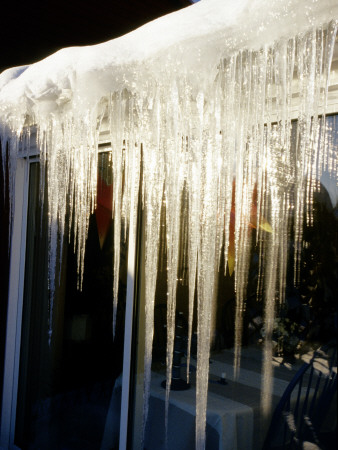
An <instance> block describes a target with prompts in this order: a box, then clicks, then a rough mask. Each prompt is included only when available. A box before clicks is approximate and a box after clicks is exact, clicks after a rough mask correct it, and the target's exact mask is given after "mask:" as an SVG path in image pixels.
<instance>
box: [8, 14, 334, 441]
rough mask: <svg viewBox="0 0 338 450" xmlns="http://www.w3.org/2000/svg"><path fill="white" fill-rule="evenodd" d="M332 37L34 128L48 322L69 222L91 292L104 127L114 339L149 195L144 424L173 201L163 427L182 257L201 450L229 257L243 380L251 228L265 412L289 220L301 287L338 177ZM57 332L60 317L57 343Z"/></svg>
mask: <svg viewBox="0 0 338 450" xmlns="http://www.w3.org/2000/svg"><path fill="white" fill-rule="evenodd" d="M336 29H337V24H336V22H333V23H331V24H330V25H329V26H327V27H326V28H323V29H318V30H312V31H310V32H308V33H307V34H303V35H300V36H297V37H295V38H292V39H285V40H281V41H280V42H277V43H276V44H275V45H274V46H273V47H264V48H262V49H260V50H259V51H248V50H245V51H241V52H238V53H236V54H234V55H232V56H231V57H229V58H226V59H222V60H221V61H220V64H219V68H218V74H217V77H216V79H215V81H214V83H213V85H212V86H210V87H209V89H208V90H207V91H204V92H201V91H197V90H196V88H193V87H191V84H190V83H189V79H188V78H187V77H181V78H180V79H175V78H173V77H170V70H169V69H168V78H167V79H162V80H161V81H160V82H157V83H153V84H151V83H149V86H150V87H149V90H148V91H147V92H143V93H141V94H139V93H137V92H136V93H131V92H130V91H128V90H123V91H121V92H115V93H113V94H111V95H109V96H108V97H107V98H106V99H103V100H102V101H101V102H100V103H99V106H98V108H97V109H96V110H95V111H93V112H91V113H88V114H87V115H86V116H84V115H81V117H79V116H78V115H76V114H75V111H71V110H70V112H68V113H65V115H64V116H62V115H61V116H58V117H57V116H54V117H53V118H46V117H36V123H37V130H38V136H37V144H38V148H39V151H40V163H41V170H42V173H43V174H45V173H46V175H47V178H48V186H47V190H48V191H47V192H48V193H47V196H48V207H49V286H50V292H51V306H50V310H51V314H52V311H53V305H52V302H53V295H54V294H53V293H54V289H55V283H57V277H56V274H57V272H58V269H57V267H58V260H59V259H60V258H61V257H62V254H61V253H62V252H61V249H62V242H63V236H64V233H65V230H66V229H67V228H68V227H67V224H66V223H65V218H66V216H67V217H69V218H70V223H69V226H72V227H73V229H74V232H75V242H76V244H75V251H76V252H77V255H78V270H79V280H80V281H79V285H80V286H81V283H82V275H83V265H84V249H85V242H86V238H87V231H88V224H89V216H90V214H91V213H92V212H93V210H94V207H95V202H96V189H97V163H98V142H99V133H100V127H101V124H103V123H104V124H105V126H108V129H109V134H110V144H111V149H112V179H113V205H112V210H113V219H114V242H115V249H114V280H115V282H114V288H113V303H114V329H115V321H116V308H117V299H118V280H119V266H120V238H121V230H122V226H123V224H125V227H127V228H128V224H129V222H130V217H131V215H133V216H134V217H136V215H137V199H138V195H139V193H138V186H139V184H141V186H142V204H143V208H144V221H145V222H144V223H145V255H144V265H145V274H146V276H145V355H144V413H143V414H144V424H145V423H146V420H147V414H148V401H149V395H150V379H151V361H152V340H153V332H154V304H155V289H156V280H157V270H158V264H159V236H160V219H161V207H162V203H163V200H165V220H166V246H167V285H168V296H167V358H166V360H167V388H166V400H167V401H166V421H167V420H168V405H169V394H170V384H171V371H172V362H173V346H174V337H175V336H174V335H175V313H176V292H177V278H178V276H177V274H178V270H179V260H180V249H181V248H182V245H183V248H185V255H184V259H185V260H186V261H188V284H189V296H188V299H187V301H188V303H189V317H188V328H189V331H188V349H187V351H188V356H187V367H189V361H190V346H191V335H192V331H193V310H194V298H195V287H196V289H197V335H198V348H197V374H198V376H197V378H196V448H197V449H203V448H205V426H206V408H207V393H208V373H209V353H210V339H211V317H212V311H213V308H214V302H215V295H214V294H215V280H216V279H217V274H218V270H219V267H220V261H221V258H222V252H223V257H224V261H227V262H228V264H227V265H226V266H228V268H229V271H230V272H233V273H234V277H235V290H236V318H235V322H236V323H235V360H234V366H235V372H236V373H238V370H239V366H240V356H241V350H240V349H241V335H242V318H243V312H244V309H245V298H246V285H247V280H248V273H249V261H250V252H251V246H252V242H251V241H252V234H251V232H250V231H251V229H252V228H256V240H257V243H259V244H260V245H259V248H260V281H259V289H260V290H261V291H262V292H263V293H264V301H265V317H264V320H265V329H266V335H267V336H268V337H270V339H266V341H265V348H264V369H263V382H262V407H263V412H264V414H268V411H269V408H270V398H271V384H272V367H271V358H272V344H271V336H272V326H273V321H274V314H275V309H276V301H278V302H283V299H284V290H285V283H286V268H287V262H288V238H289V236H290V226H291V221H293V222H294V243H295V255H294V258H295V263H294V265H295V268H296V269H295V280H296V281H297V268H298V267H299V258H300V250H301V242H302V225H303V216H304V213H305V214H306V216H307V220H308V222H309V223H310V222H311V205H312V201H313V193H314V191H315V189H316V188H317V187H318V185H319V183H318V180H319V178H320V174H321V173H322V171H323V170H328V169H330V170H331V173H332V175H333V176H336V175H337V170H336V169H337V166H336V155H335V152H334V151H332V148H330V145H329V144H328V142H329V141H330V140H329V132H328V131H326V130H325V126H323V120H321V119H320V115H322V114H324V112H325V105H326V101H327V92H328V83H329V73H330V65H331V59H332V54H333V48H334V43H335V36H336ZM203 70H208V68H207V67H205V68H202V69H201V71H203ZM295 92H297V93H299V95H298V96H297V97H296V100H297V102H298V122H297V125H292V124H291V118H292V111H293V108H294V101H295V95H294V93H295ZM98 116H99V121H98V120H97V117H98ZM15 136H18V134H15V135H14V134H12V135H11V137H10V138H9V137H8V133H7V136H6V135H4V136H3V140H2V144H3V145H2V148H3V158H5V153H6V151H5V150H4V149H5V148H6V145H5V143H6V141H7V140H9V141H10V144H9V145H10V147H11V155H10V168H12V180H13V179H14V178H13V177H14V169H15V160H16V158H17V156H18V155H19V153H20V150H19V145H18V142H19V139H18V138H17V137H15ZM44 178H45V177H44V176H43V177H41V179H42V180H43V179H44ZM139 181H140V183H139ZM43 190H44V187H43V186H42V187H41V192H43ZM183 193H184V195H183ZM304 193H305V194H304ZM132 199H133V201H132ZM183 199H184V200H183ZM182 202H184V204H182ZM132 204H133V205H134V207H133V208H131V205H132ZM182 211H184V212H183V216H184V217H185V219H184V223H185V227H184V229H183V230H182ZM67 213H68V214H67ZM182 241H183V244H182ZM51 330H52V315H51V317H50V338H51V337H52V336H51Z"/></svg>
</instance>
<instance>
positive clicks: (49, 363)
mask: <svg viewBox="0 0 338 450" xmlns="http://www.w3.org/2000/svg"><path fill="white" fill-rule="evenodd" d="M110 164H111V162H110V155H109V154H101V155H100V158H99V185H98V207H97V209H96V211H95V214H93V215H92V216H91V218H90V225H89V233H88V240H87V243H86V256H85V268H84V278H83V287H82V291H80V290H78V289H77V283H78V276H77V268H76V256H75V255H74V250H73V249H74V239H73V235H72V233H71V237H70V242H69V243H68V242H67V240H66V239H65V241H66V242H65V244H64V249H63V257H62V261H61V264H60V267H59V269H58V272H59V273H58V277H59V280H60V283H59V285H57V287H56V292H55V299H54V307H53V314H52V320H53V322H52V323H53V325H52V337H51V342H50V343H49V342H48V318H49V298H48V276H47V275H48V274H47V271H48V235H47V210H46V206H44V207H43V211H41V206H40V202H39V189H40V183H39V175H40V168H39V164H38V163H34V164H31V166H30V184H29V208H28V227H27V248H26V273H25V288H24V304H23V319H22V339H21V354H20V374H19V388H18V403H17V420H16V430H15V444H16V445H18V446H20V447H21V448H28V449H33V448H34V449H47V448H48V449H61V448H67V449H99V448H101V446H103V448H115V447H116V445H117V442H118V433H119V415H120V392H121V377H120V375H121V372H122V356H123V337H124V310H125V292H126V263H127V254H126V251H127V245H126V244H125V241H124V239H121V241H122V243H121V270H120V282H119V297H120V298H119V300H120V301H119V306H118V311H117V328H116V334H115V339H114V338H113V330H112V318H113V295H112V292H113V267H112V266H113V245H114V242H113V223H112V219H111V195H112V186H111V184H112V183H111V181H112V180H111V177H110V176H109V174H110V173H111V168H110V167H109V166H110ZM46 203H47V202H46Z"/></svg>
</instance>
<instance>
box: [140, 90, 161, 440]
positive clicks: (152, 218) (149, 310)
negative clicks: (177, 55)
mask: <svg viewBox="0 0 338 450" xmlns="http://www.w3.org/2000/svg"><path fill="white" fill-rule="evenodd" d="M142 113H143V114H142V125H141V126H142V131H143V133H144V137H145V139H144V141H143V161H144V165H143V179H144V209H145V273H146V277H145V299H146V304H145V354H144V396H143V397H144V406H143V439H142V442H143V440H144V432H145V426H146V421H147V416H148V408H149V396H150V379H151V361H152V343H153V332H154V302H155V289H156V279H157V267H158V245H159V232H160V218H161V205H162V194H163V183H164V173H165V171H164V164H163V153H162V152H161V147H160V128H159V126H160V121H159V114H160V103H159V99H158V97H157V96H156V95H155V97H148V99H144V105H143V109H142ZM148 130H149V131H150V130H151V134H150V133H147V132H148Z"/></svg>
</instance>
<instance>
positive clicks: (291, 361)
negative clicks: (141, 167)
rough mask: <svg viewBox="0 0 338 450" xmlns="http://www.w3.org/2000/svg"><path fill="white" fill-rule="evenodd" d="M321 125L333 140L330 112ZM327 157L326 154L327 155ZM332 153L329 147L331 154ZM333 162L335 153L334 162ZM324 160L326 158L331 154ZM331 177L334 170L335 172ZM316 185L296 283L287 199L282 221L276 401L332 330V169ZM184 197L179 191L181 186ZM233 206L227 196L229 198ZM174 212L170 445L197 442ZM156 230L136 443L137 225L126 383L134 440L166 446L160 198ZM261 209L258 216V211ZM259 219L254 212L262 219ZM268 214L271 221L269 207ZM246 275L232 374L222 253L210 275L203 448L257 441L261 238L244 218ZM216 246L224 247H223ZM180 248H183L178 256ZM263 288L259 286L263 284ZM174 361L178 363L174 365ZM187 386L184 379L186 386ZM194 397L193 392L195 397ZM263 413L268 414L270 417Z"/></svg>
mask: <svg viewBox="0 0 338 450" xmlns="http://www.w3.org/2000/svg"><path fill="white" fill-rule="evenodd" d="M326 123H327V125H328V129H329V132H328V134H327V136H326V137H327V139H329V140H333V141H334V145H333V147H332V148H337V145H338V116H337V115H335V116H330V117H327V118H326ZM296 127H297V123H296V122H295V123H293V126H292V130H293V133H292V135H293V136H292V139H293V142H292V145H293V146H294V150H295V151H296V145H297V142H296V139H295V138H294V136H295V130H296ZM331 156H333V157H332V161H334V159H335V158H334V155H331ZM329 157H330V155H329ZM332 161H331V163H334V162H332ZM329 163H330V162H329ZM333 178H334V177H333ZM320 181H321V183H320V185H319V186H318V191H317V192H316V193H315V194H314V199H313V205H312V213H313V223H310V222H309V223H308V225H306V224H305V225H304V226H303V230H302V232H303V239H302V249H301V252H302V255H301V256H302V258H301V263H300V268H299V282H297V283H296V284H295V283H294V262H293V256H294V255H293V246H294V235H293V232H292V231H291V230H292V222H293V220H294V219H293V217H292V214H293V213H292V209H291V211H290V228H289V230H288V246H289V259H288V267H287V280H286V281H287V285H286V295H285V301H284V302H283V304H282V305H279V306H278V308H277V311H276V319H275V325H274V335H273V345H274V356H273V361H272V362H271V363H272V366H273V368H274V375H273V376H274V387H273V393H272V407H274V406H275V405H276V404H277V402H278V401H279V399H280V398H281V395H282V394H283V392H284V390H285V389H286V387H287V386H288V384H289V382H290V380H291V379H292V377H293V376H294V375H295V373H296V371H297V370H298V368H299V367H300V366H301V365H302V363H303V361H304V360H307V359H308V358H309V355H312V354H313V350H314V349H317V348H318V347H319V346H320V345H321V344H324V343H326V342H328V341H330V339H333V338H334V337H335V333H336V326H337V303H336V299H337V294H338V292H337V288H338V280H337V266H336V263H334V261H335V262H336V261H337V257H338V253H337V251H338V245H337V244H338V242H337V217H338V216H337V207H338V191H337V185H336V179H330V178H329V176H328V174H327V172H326V170H324V174H323V177H322V179H321V180H320ZM182 197H183V198H185V199H187V198H188V196H187V195H185V193H184V194H183V195H182ZM234 207H235V205H234ZM185 208H187V204H184V202H183V206H182V215H181V234H182V236H181V252H180V253H181V255H180V256H181V261H180V268H179V273H178V276H177V279H178V286H177V296H176V330H175V344H174V356H173V371H172V390H171V393H170V402H169V416H168V433H167V439H168V446H167V448H168V449H169V450H170V449H178V448H179V449H191V448H195V407H196V378H197V377H198V376H199V374H198V373H196V367H197V363H196V353H197V351H196V345H197V339H198V337H197V320H198V318H197V317H196V316H197V311H196V298H195V307H194V322H193V335H192V341H191V361H190V380H189V381H190V386H189V387H188V386H184V384H185V382H186V380H187V378H186V373H187V341H188V296H189V288H188V282H187V281H188V274H189V267H188V263H187V262H186V261H185V259H184V255H185V254H186V252H185V251H184V245H186V244H184V243H186V242H187V240H186V239H184V232H185V230H186V225H185V220H186V216H185V214H184V209H185ZM161 217H162V219H161V239H160V245H159V254H160V257H159V264H158V275H157V285H156V296H155V307H154V335H153V351H152V368H151V370H152V373H151V383H150V400H149V412H148V420H147V424H146V427H145V436H144V443H142V433H143V425H144V424H143V413H144V396H143V392H144V353H145V344H144V342H145V326H144V324H145V316H144V308H145V292H144V283H145V277H146V274H145V273H144V265H145V264H144V258H145V256H144V254H145V250H144V236H145V230H144V229H143V230H142V239H141V250H140V255H141V257H140V264H139V266H140V277H139V301H138V328H137V330H138V331H137V332H138V335H137V349H136V358H135V367H134V370H135V374H134V377H135V382H134V392H133V402H134V403H133V408H132V410H133V421H132V440H131V447H132V448H133V449H142V448H147V450H159V449H164V448H166V447H165V435H166V433H165V396H166V394H165V389H164V386H165V385H164V382H165V378H166V322H167V317H166V310H167V304H166V303H167V295H168V294H167V290H168V288H167V253H166V250H165V246H166V237H165V235H166V228H165V227H166V225H165V201H164V202H163V206H162V215H161ZM263 219H264V217H263ZM263 219H262V220H263ZM264 220H266V222H267V224H266V225H265V226H266V228H268V223H269V221H270V218H269V216H267V217H266V218H265V219H264ZM251 233H252V241H251V242H252V244H251V252H250V264H249V279H248V285H247V297H246V308H245V311H244V317H243V336H242V358H241V369H240V373H239V377H238V379H236V377H235V374H234V365H233V362H234V333H235V315H236V293H235V287H234V274H233V273H232V274H231V273H229V266H227V263H228V262H227V261H224V257H223V258H222V260H221V263H220V268H219V274H218V279H217V280H215V293H214V302H213V312H212V317H211V327H210V329H211V342H212V345H211V354H210V361H209V384H208V406H207V424H206V448H207V449H215V448H236V449H247V448H262V444H263V441H264V438H265V432H266V429H265V427H266V424H267V422H266V421H265V420H263V418H262V412H261V387H262V377H261V373H262V361H263V345H264V336H265V334H264V328H263V326H262V325H263V317H264V302H263V294H264V284H263V286H261V288H260V289H259V286H258V278H259V258H260V257H261V255H260V253H259V245H258V244H259V243H258V242H257V241H256V230H255V228H254V227H252V230H251ZM222 253H223V252H222ZM182 255H183V256H182ZM261 290H262V291H263V292H262V291H261ZM175 366H176V367H175ZM185 387H187V388H188V389H185ZM198 401H199V399H197V402H198ZM268 420H270V418H268Z"/></svg>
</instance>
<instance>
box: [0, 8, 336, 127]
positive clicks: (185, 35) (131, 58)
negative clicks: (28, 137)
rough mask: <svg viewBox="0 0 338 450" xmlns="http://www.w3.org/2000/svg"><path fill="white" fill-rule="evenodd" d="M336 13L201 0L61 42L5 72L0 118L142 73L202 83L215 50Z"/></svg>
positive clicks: (0, 81) (84, 96) (138, 81)
mask: <svg viewBox="0 0 338 450" xmlns="http://www.w3.org/2000/svg"><path fill="white" fill-rule="evenodd" d="M335 18H338V2H337V1H336V0H324V1H323V0H311V1H309V0H287V1H281V0H272V1H269V2H267V1H266V0H238V1H236V2H234V1H233V0H202V1H200V2H198V3H196V4H194V5H192V6H190V7H189V8H185V9H182V10H179V11H177V12H174V13H172V14H169V15H167V16H164V17H161V18H159V19H157V20H155V21H152V22H150V23H148V24H146V25H144V26H142V27H141V28H138V29H137V30H135V31H133V32H131V33H129V34H127V35H125V36H122V37H120V38H118V39H114V40H111V41H108V42H105V43H102V44H99V45H94V46H87V47H70V48H65V49H62V50H60V51H58V52H56V53H54V54H53V55H51V56H49V57H47V58H45V59H44V60H42V61H40V62H38V63H35V64H32V65H30V66H23V67H18V68H13V69H8V70H6V71H4V72H3V73H2V74H1V75H0V108H1V110H2V113H1V115H2V119H4V116H5V117H6V116H7V119H10V117H11V116H13V115H14V116H15V115H18V114H19V115H20V114H32V113H33V114H34V113H38V112H39V113H47V112H57V111H60V109H61V110H62V108H63V106H64V104H65V103H67V102H68V100H70V99H71V98H72V100H73V101H72V102H71V103H72V105H73V109H76V110H77V111H78V112H79V111H81V110H83V108H92V106H93V105H95V104H96V103H97V102H98V101H99V100H100V98H101V97H102V96H104V95H106V94H107V93H108V92H113V91H116V90H121V89H123V88H124V87H127V88H128V89H130V90H135V89H136V90H137V89H144V86H145V84H146V83H148V82H149V80H154V79H155V80H158V79H163V77H174V76H180V75H182V74H184V75H187V76H188V77H189V79H190V82H191V83H192V84H194V83H195V84H196V86H198V88H199V89H200V90H203V88H204V87H206V86H208V85H209V81H210V80H213V79H214V77H215V73H216V68H217V65H218V63H219V61H220V59H221V58H222V57H226V56H228V55H229V54H230V53H232V52H234V51H238V49H241V48H249V49H256V48H259V47H261V46H263V45H271V44H272V43H273V42H274V41H275V40H277V39H280V38H282V37H286V38H288V37H290V36H295V35H296V34H298V33H300V32H302V31H305V30H306V29H309V28H310V27H318V26H320V25H321V24H325V23H327V22H328V21H330V20H332V19H335ZM206 68H207V70H206ZM68 103H69V102H68ZM68 107H69V105H68Z"/></svg>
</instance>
